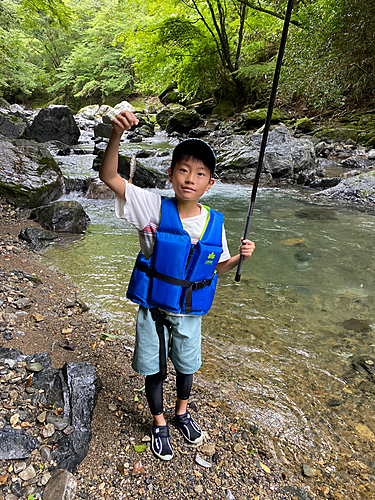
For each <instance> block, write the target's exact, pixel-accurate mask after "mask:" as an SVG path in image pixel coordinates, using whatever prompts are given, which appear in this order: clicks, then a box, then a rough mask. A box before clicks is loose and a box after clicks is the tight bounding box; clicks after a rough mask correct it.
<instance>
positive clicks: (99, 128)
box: [94, 122, 112, 139]
mask: <svg viewBox="0 0 375 500" xmlns="http://www.w3.org/2000/svg"><path fill="white" fill-rule="evenodd" d="M111 133H112V123H102V122H100V123H97V124H96V125H95V126H94V136H95V137H104V138H106V139H109V138H110V137H111Z"/></svg>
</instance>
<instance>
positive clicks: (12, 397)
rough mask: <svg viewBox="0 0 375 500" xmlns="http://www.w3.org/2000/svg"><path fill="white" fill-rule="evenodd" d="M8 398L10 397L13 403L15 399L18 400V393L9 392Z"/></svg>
mask: <svg viewBox="0 0 375 500" xmlns="http://www.w3.org/2000/svg"><path fill="white" fill-rule="evenodd" d="M9 397H10V399H11V400H13V401H14V400H15V399H17V398H18V392H17V391H10V393H9Z"/></svg>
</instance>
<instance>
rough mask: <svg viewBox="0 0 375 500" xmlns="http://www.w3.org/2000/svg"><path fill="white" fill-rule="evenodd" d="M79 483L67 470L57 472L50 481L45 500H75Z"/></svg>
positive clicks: (44, 496) (45, 491) (44, 495)
mask: <svg viewBox="0 0 375 500" xmlns="http://www.w3.org/2000/svg"><path fill="white" fill-rule="evenodd" d="M76 489H77V482H76V480H75V479H74V476H73V474H71V473H70V472H68V471H67V470H62V469H59V470H57V471H56V472H55V473H54V474H53V476H52V477H51V479H50V480H49V481H48V483H47V485H46V488H45V490H44V493H43V500H73V499H74V497H75V492H76Z"/></svg>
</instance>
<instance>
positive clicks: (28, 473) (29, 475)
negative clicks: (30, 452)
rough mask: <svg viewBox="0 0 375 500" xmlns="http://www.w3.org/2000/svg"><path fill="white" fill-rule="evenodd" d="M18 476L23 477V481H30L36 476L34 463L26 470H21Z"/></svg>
mask: <svg viewBox="0 0 375 500" xmlns="http://www.w3.org/2000/svg"><path fill="white" fill-rule="evenodd" d="M18 476H19V477H20V478H21V479H22V481H30V479H33V477H35V476H36V472H35V469H34V467H33V466H32V465H29V466H28V467H27V468H26V469H25V470H23V471H22V472H20V473H19V474H18Z"/></svg>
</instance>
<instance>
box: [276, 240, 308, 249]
mask: <svg viewBox="0 0 375 500" xmlns="http://www.w3.org/2000/svg"><path fill="white" fill-rule="evenodd" d="M305 241H306V240H302V239H301V240H298V239H297V238H291V239H289V240H284V241H282V242H281V244H282V245H286V246H287V247H292V246H295V245H301V244H302V243H304V242H305Z"/></svg>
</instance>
